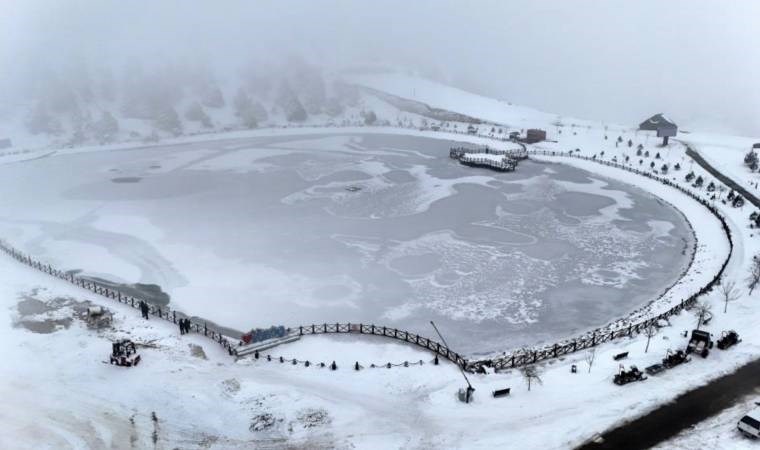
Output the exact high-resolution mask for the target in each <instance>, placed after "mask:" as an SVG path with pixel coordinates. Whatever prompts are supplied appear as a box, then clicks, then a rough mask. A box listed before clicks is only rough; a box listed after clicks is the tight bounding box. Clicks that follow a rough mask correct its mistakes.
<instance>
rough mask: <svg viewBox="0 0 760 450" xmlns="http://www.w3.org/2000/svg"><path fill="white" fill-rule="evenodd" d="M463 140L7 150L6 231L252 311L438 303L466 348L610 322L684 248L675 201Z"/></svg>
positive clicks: (76, 264)
mask: <svg viewBox="0 0 760 450" xmlns="http://www.w3.org/2000/svg"><path fill="white" fill-rule="evenodd" d="M454 145H459V144H456V143H454V142H451V141H447V140H440V139H428V138H420V137H411V136H399V135H395V136H393V135H382V134H360V135H359V134H357V135H341V134H337V135H312V136H308V135H307V136H284V137H270V138H248V139H235V140H227V141H217V142H207V143H203V142H200V143H194V144H182V145H174V146H165V147H154V148H147V149H122V150H118V151H110V152H98V153H74V154H69V155H60V156H52V157H46V158H41V159H36V160H33V161H29V162H26V163H23V164H6V165H4V166H2V167H0V176H2V177H3V179H4V180H5V182H6V183H8V184H9V185H13V186H15V187H16V189H18V192H19V195H16V196H13V197H6V198H3V199H2V201H0V235H1V236H5V237H6V239H8V241H9V242H10V243H12V244H13V245H15V246H16V247H17V248H20V249H22V250H23V251H26V252H29V253H31V254H32V255H34V256H35V257H37V258H40V259H42V260H44V261H47V262H50V263H52V264H54V265H56V266H57V267H60V268H62V269H65V270H77V271H81V272H82V274H83V275H87V276H91V277H98V278H105V279H108V280H110V281H112V282H119V283H126V284H133V283H143V284H155V285H158V286H160V287H161V288H162V289H163V290H164V291H166V292H167V293H168V294H169V295H170V296H171V302H172V304H173V306H174V307H175V308H179V309H180V310H184V311H187V312H190V313H192V314H196V315H199V316H201V317H203V318H205V319H209V320H213V321H215V322H217V323H219V324H222V325H226V326H230V327H233V328H237V329H239V330H247V329H249V328H251V327H267V326H269V325H272V324H284V325H286V326H297V325H302V324H310V323H323V322H330V323H334V322H346V321H352V322H364V323H372V322H374V323H379V324H382V325H389V326H393V327H397V328H402V329H408V330H410V331H412V332H415V333H419V334H422V335H429V334H430V332H431V330H430V328H429V323H428V322H429V320H431V319H433V320H436V321H438V322H439V324H440V325H442V326H443V327H444V329H446V330H447V335H448V336H449V340H450V344H451V345H452V346H453V348H454V349H456V350H457V351H460V352H465V353H473V352H493V351H502V350H508V349H510V348H515V347H518V346H524V345H533V344H538V343H541V342H549V341H551V340H557V339H561V338H564V337H566V336H569V335H573V334H578V333H580V332H582V331H584V330H586V329H591V328H595V327H599V326H602V325H605V324H606V323H608V322H609V321H611V320H613V319H615V318H617V317H620V316H625V315H626V314H627V313H628V312H630V311H632V310H634V309H636V308H638V307H639V306H641V305H643V304H645V303H647V302H648V301H650V300H652V299H653V298H656V297H657V296H658V295H660V294H661V293H662V291H663V290H664V289H665V288H666V287H667V286H669V285H670V284H672V283H674V282H675V281H676V280H677V278H678V277H679V276H680V275H681V273H682V272H683V271H684V270H685V269H686V266H687V265H688V264H689V262H690V260H691V256H692V255H691V253H692V247H693V243H692V240H693V237H692V236H691V230H690V228H689V227H688V226H687V224H686V223H685V221H684V219H683V217H682V216H681V214H680V213H678V212H677V211H676V210H675V209H673V208H672V207H671V206H669V205H667V204H665V203H663V202H660V201H658V200H657V199H656V198H655V197H652V196H651V195H649V194H647V193H645V192H644V191H642V190H639V189H635V188H633V187H632V186H630V185H626V184H623V183H619V182H616V181H613V180H610V179H606V178H602V177H595V176H592V175H591V174H590V173H588V172H585V171H583V170H579V169H576V168H571V167H569V166H567V165H556V164H540V163H535V162H532V161H526V162H523V163H522V164H521V165H520V167H519V168H518V170H517V171H516V172H514V173H508V174H502V173H497V172H492V171H488V170H478V169H472V168H468V167H464V166H461V165H459V164H458V163H457V162H456V161H453V160H451V159H449V158H448V156H447V155H448V149H449V147H451V146H454ZM72 175H73V176H72ZM40 179H44V183H42V182H39V181H38V180H40ZM22 193H23V194H22Z"/></svg>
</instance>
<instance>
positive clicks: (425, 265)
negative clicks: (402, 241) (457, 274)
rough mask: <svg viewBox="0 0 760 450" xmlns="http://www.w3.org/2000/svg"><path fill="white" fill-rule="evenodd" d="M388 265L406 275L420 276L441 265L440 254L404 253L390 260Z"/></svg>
mask: <svg viewBox="0 0 760 450" xmlns="http://www.w3.org/2000/svg"><path fill="white" fill-rule="evenodd" d="M390 266H391V268H393V269H394V270H398V271H399V272H401V273H402V274H404V275H406V276H420V275H425V274H426V273H430V272H433V271H434V270H436V269H438V268H439V267H441V256H440V255H437V254H435V253H426V254H424V255H406V256H401V257H399V258H396V259H394V260H392V261H391V262H390Z"/></svg>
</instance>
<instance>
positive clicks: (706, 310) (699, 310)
mask: <svg viewBox="0 0 760 450" xmlns="http://www.w3.org/2000/svg"><path fill="white" fill-rule="evenodd" d="M694 314H696V316H697V330H698V329H699V327H700V325H702V322H704V320H705V319H707V318H710V317H712V305H711V304H710V303H709V302H708V301H707V300H704V301H701V302H699V303H697V306H696V309H695V310H694Z"/></svg>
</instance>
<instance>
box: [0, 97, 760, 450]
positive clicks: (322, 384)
mask: <svg viewBox="0 0 760 450" xmlns="http://www.w3.org/2000/svg"><path fill="white" fill-rule="evenodd" d="M375 86H376V87H377V85H375ZM420 92H422V87H421V88H420ZM397 95H401V93H400V92H397ZM458 101H459V102H466V108H468V109H467V110H468V111H469V110H471V109H478V106H479V102H481V101H483V100H481V98H479V97H476V96H472V97H469V98H468V99H460V100H458ZM463 105H464V103H463ZM432 106H439V107H443V106H444V105H432ZM449 106H450V107H449V108H448V109H453V110H457V104H453V105H449ZM482 107H483V109H484V110H490V109H494V108H496V107H495V106H493V105H492V104H490V103H489V104H483V106H482ZM461 112H465V109H462V110H461ZM505 114H508V113H505ZM545 125H546V127H547V128H550V127H551V124H550V123H546V124H545ZM550 130H551V131H552V133H553V135H554V136H555V137H556V139H557V141H558V142H557V143H556V144H552V143H545V144H543V145H542V146H540V147H538V148H546V149H550V150H552V149H553V150H562V151H567V150H571V149H576V148H577V149H579V152H578V153H580V154H584V155H588V156H592V155H597V157H598V158H599V159H605V160H612V159H613V158H615V159H616V160H617V161H618V162H623V161H624V158H625V156H626V155H627V156H628V157H629V164H631V165H633V166H634V167H642V168H648V167H650V163H652V162H654V163H655V164H654V168H653V169H651V170H658V171H659V172H661V171H662V170H661V166H662V165H663V164H668V166H669V171H668V176H672V177H673V180H674V181H675V182H678V183H682V184H684V185H689V184H690V183H687V182H685V181H684V175H685V174H686V173H688V172H689V171H692V170H693V171H694V172H695V174H697V175H701V176H703V177H704V178H705V183H704V186H707V185H708V183H709V181H711V178H712V177H711V176H709V175H708V174H706V173H705V172H704V171H702V170H701V169H700V168H699V167H697V166H696V165H695V164H692V162H691V161H690V160H689V159H688V158H687V157H686V156H685V154H684V147H683V145H681V144H679V143H672V144H671V145H670V146H669V147H668V148H665V149H661V148H657V147H656V146H655V145H656V143H657V142H656V139H655V138H654V137H653V136H651V135H649V134H646V133H641V132H637V131H635V130H632V129H631V130H626V129H624V128H615V129H614V131H613V130H612V129H604V128H603V127H601V126H598V127H590V128H589V127H569V126H564V127H559V126H556V127H555V128H553V129H550ZM294 131H296V130H284V131H277V133H284V134H286V133H292V132H294ZM297 131H298V132H302V133H313V132H314V131H313V130H297ZM378 131H381V130H378ZM560 131H561V132H560ZM268 132H269V131H266V130H257V131H251V132H245V133H242V134H244V135H255V134H257V133H259V134H260V133H268ZM388 132H399V130H388ZM400 132H404V133H410V134H415V135H421V136H424V135H431V136H433V135H434V136H446V135H445V134H438V133H433V132H419V131H412V130H401V131H400ZM605 135H607V139H604V136H605ZM617 136H620V137H621V138H622V140H623V142H622V143H621V144H619V145H618V146H616V145H615V140H616V139H617ZM451 137H452V138H455V139H459V140H466V141H468V142H473V143H480V144H488V145H498V142H496V141H492V140H490V139H488V138H484V137H474V136H463V135H459V134H456V135H451ZM691 137H692V138H694V139H696V140H695V141H692V142H693V143H694V145H695V146H699V145H700V141H699V140H698V139H699V137H697V136H696V135H692V136H691ZM185 139H187V138H185ZM628 139H631V140H632V143H633V145H632V146H631V147H628V145H627V140H628ZM639 143H641V144H642V145H643V151H649V152H650V156H649V157H645V156H643V155H642V156H640V157H639V156H636V151H637V149H636V146H637V145H638V144H639ZM705 145H708V144H705ZM710 145H712V144H710ZM97 150H98V149H90V151H97ZM74 151H77V150H69V151H68V152H74ZM602 151H603V152H604V154H603V155H602V153H601V152H602ZM656 153H660V157H659V158H656V157H655V155H656ZM29 156H31V155H29ZM38 156H39V155H38ZM703 156H706V155H704V154H703ZM14 157H15V156H14ZM706 157H708V156H706ZM742 157H743V156H742ZM556 159H557V161H558V162H563V163H565V162H567V163H572V164H576V163H581V162H579V161H576V160H571V159H563V158H556ZM639 160H641V161H642V162H641V163H639ZM676 163H678V164H680V165H681V166H682V167H681V170H680V171H675V170H674V165H675V164H676ZM584 164H588V166H589V169H591V170H594V171H597V172H599V173H600V174H603V175H605V176H609V177H612V178H617V179H620V180H623V181H626V182H630V183H632V184H635V185H637V186H640V187H642V188H644V189H651V190H652V191H653V193H654V194H655V195H658V196H661V198H663V199H664V200H666V201H668V202H670V203H672V204H674V205H676V206H678V207H679V209H681V210H682V212H684V213H685V214H686V216H687V217H688V218H689V220H690V221H691V222H692V225H693V226H694V227H695V230H696V229H697V228H699V227H701V226H703V225H704V226H707V227H710V226H714V219H712V218H710V216H708V215H707V213H706V212H705V210H704V209H694V210H691V209H690V207H689V205H688V202H687V201H686V200H685V199H687V197H685V196H683V195H681V197H680V198H676V197H673V198H670V196H671V195H676V194H678V192H677V191H676V190H672V189H671V190H667V188H665V187H663V186H662V185H659V184H657V185H656V186H650V185H648V181H647V179H645V178H643V177H637V176H635V175H632V174H630V173H628V172H624V171H621V170H616V169H613V168H610V167H606V166H601V165H597V164H594V163H592V162H590V163H584ZM737 181H739V180H737ZM702 189H704V188H702ZM666 191H667V192H666ZM716 192H718V191H716ZM721 194H722V196H725V194H726V193H725V192H723V193H721ZM678 195H680V194H678ZM705 195H706V196H707V195H711V194H707V193H705ZM716 206H717V207H718V208H719V209H720V210H721V211H722V213H723V214H724V215H725V216H726V217H727V220H728V222H729V226H730V228H731V230H732V233H733V237H734V252H733V256H732V259H731V261H730V264H729V265H728V267H727V271H726V275H725V279H726V280H736V281H737V282H738V283H739V288H740V293H741V295H740V298H739V299H738V300H736V301H734V302H731V303H730V304H729V305H728V311H727V312H726V313H723V305H722V303H721V299H720V295H719V292H716V291H714V292H712V293H710V294H708V295H706V296H705V299H706V300H707V301H708V302H709V303H710V304H712V305H713V314H714V318H713V320H712V321H711V322H710V324H709V326H708V327H706V329H708V330H709V331H710V332H712V333H713V334H715V335H716V336H718V335H719V334H720V332H721V331H722V330H725V329H735V330H736V331H738V332H739V334H740V335H741V337H742V338H743V339H744V341H743V342H742V343H741V344H739V345H738V346H736V347H734V348H731V349H730V350H728V351H720V350H717V349H716V350H714V351H713V352H711V354H710V356H709V358H707V359H704V360H703V359H701V358H694V360H693V361H692V362H690V363H689V364H688V365H687V366H684V367H678V368H675V369H673V370H670V371H667V372H665V373H663V374H660V375H658V376H654V377H650V378H649V379H648V380H646V381H644V382H641V383H634V384H632V385H628V386H623V387H618V386H615V385H614V384H613V383H612V382H611V379H612V375H613V374H614V373H615V371H616V370H617V368H618V362H616V361H614V360H613V359H612V356H613V355H615V354H617V353H619V352H623V351H628V352H629V353H630V357H629V359H628V360H626V361H624V362H625V364H626V365H629V364H636V365H637V366H638V367H639V368H643V367H646V366H648V365H650V364H653V363H655V362H659V360H660V359H661V358H662V357H663V356H664V353H665V351H666V349H668V348H670V349H676V348H681V347H683V346H684V345H685V341H686V340H685V338H683V337H681V333H682V332H683V331H684V330H689V329H691V328H693V326H694V324H695V320H696V319H695V317H694V315H693V314H691V313H688V312H685V313H682V314H680V315H678V316H675V317H674V318H672V320H671V323H670V325H669V326H666V327H663V328H660V330H659V333H658V334H657V335H656V336H655V337H654V338H652V342H651V344H650V347H649V352H648V353H645V352H644V348H645V347H646V337H645V336H643V335H640V336H636V337H634V338H632V339H628V338H626V339H619V340H617V341H614V342H611V343H608V344H604V345H602V346H600V347H598V348H597V350H596V354H595V360H594V361H595V362H594V364H593V366H592V367H591V370H590V372H588V365H587V364H586V363H585V361H584V360H585V356H586V355H587V354H586V353H579V354H574V355H569V356H567V357H565V358H562V359H558V360H551V361H548V362H547V363H545V364H542V365H541V367H540V371H541V373H542V380H543V384H542V385H535V384H534V385H533V386H532V388H531V391H530V392H528V390H527V387H526V385H525V383H524V381H523V379H522V377H521V375H520V374H519V372H517V371H512V372H505V373H500V374H491V375H475V376H472V377H471V378H472V381H473V385H474V386H475V388H476V389H477V391H476V400H475V402H474V403H473V404H470V405H464V404H462V403H459V402H458V401H457V400H456V398H455V391H456V389H458V388H459V387H462V385H463V381H462V380H461V378H460V376H459V374H458V372H457V370H456V368H455V367H453V366H452V365H450V364H443V365H441V366H433V365H432V364H424V365H423V366H421V367H416V366H415V367H409V368H403V367H402V368H395V369H368V370H363V371H360V372H355V371H353V370H352V369H351V368H350V367H349V366H350V364H351V363H352V362H353V361H359V362H360V363H361V364H362V365H365V366H366V365H368V364H369V363H382V362H384V360H389V361H390V362H401V361H403V360H409V361H419V360H423V361H426V362H428V361H429V360H430V355H428V354H426V353H422V352H419V351H417V350H414V349H410V348H408V347H405V346H402V345H399V344H395V343H386V342H384V341H382V342H380V341H372V342H365V341H360V342H351V343H350V344H348V343H347V342H345V339H346V338H347V337H346V336H343V337H342V339H338V340H336V339H334V338H329V337H309V338H304V339H302V340H300V341H299V342H298V343H295V344H293V345H288V346H283V347H281V348H277V349H275V350H273V354H274V355H275V356H280V355H282V356H285V357H288V358H293V357H295V358H298V359H299V360H303V359H309V360H310V361H325V362H329V361H332V360H335V361H336V362H337V363H338V365H339V366H340V369H339V370H338V371H336V372H329V371H327V370H325V369H317V368H308V369H306V368H304V367H301V366H292V365H288V364H285V365H280V364H279V363H275V362H266V361H242V362H238V363H234V362H232V361H231V360H230V359H229V356H228V355H226V354H225V353H224V352H222V350H221V348H219V347H218V346H216V345H215V344H213V343H210V342H209V341H205V340H203V339H202V338H200V337H197V336H188V337H179V336H178V330H176V329H175V328H174V327H173V326H172V325H170V324H167V323H160V322H154V321H151V322H149V323H144V322H142V321H140V320H139V319H138V318H137V316H136V314H135V313H134V311H132V310H125V309H122V307H121V306H120V305H118V304H115V303H114V302H111V301H107V300H103V299H100V298H93V297H92V295H91V294H89V293H88V292H85V291H82V290H78V289H76V288H73V287H71V286H68V285H66V284H64V283H62V282H60V281H57V280H54V279H49V278H46V277H45V276H43V275H42V274H40V273H37V272H33V271H31V269H28V268H26V267H24V266H20V265H18V264H16V263H15V262H13V261H12V260H10V259H8V258H0V273H2V274H3V275H2V276H3V280H4V281H5V282H4V283H3V284H2V285H0V304H1V305H2V308H3V309H4V310H5V311H6V312H7V314H6V315H4V319H1V320H0V350H2V354H3V355H4V357H5V358H6V359H5V360H6V361H13V364H3V365H0V381H1V382H0V394H2V395H3V397H4V402H3V403H2V406H0V444H2V446H3V447H4V448H46V447H47V448H66V447H72V448H86V447H91V448H99V447H109V446H110V447H116V448H128V447H129V446H130V445H132V446H133V447H138V448H139V447H146V446H150V445H151V443H152V440H153V437H152V436H153V433H154V431H155V436H156V440H157V441H158V443H159V445H158V446H159V447H166V448H172V447H174V446H178V447H182V448H235V447H238V448H245V447H250V446H251V445H255V446H258V447H261V448H267V447H269V448H280V447H282V448H286V447H290V446H293V447H299V446H300V447H304V448H319V447H327V448H494V447H516V448H525V449H532V448H542V449H555V448H556V449H560V448H569V447H572V446H575V445H577V444H580V443H582V442H584V441H585V440H587V439H589V438H590V437H591V436H592V435H593V434H594V433H597V432H603V431H604V430H605V429H607V428H609V427H612V426H615V425H616V424H620V423H622V422H623V421H626V420H629V419H631V418H634V417H636V416H638V415H641V414H644V413H646V412H647V411H648V410H650V409H652V408H656V407H657V406H658V405H661V404H663V403H664V402H667V401H669V400H671V399H673V398H674V397H675V396H677V395H679V394H680V393H683V392H685V391H687V390H689V389H692V388H694V387H696V386H699V385H702V384H704V383H707V382H709V381H710V380H711V379H713V378H716V377H718V376H720V375H722V374H725V373H729V372H731V371H733V370H734V369H735V368H737V367H738V366H740V365H742V364H744V363H746V362H748V361H751V360H754V359H756V358H757V356H758V355H759V354H760V329H758V327H757V323H758V321H759V320H760V308H758V302H757V300H756V299H755V298H752V297H750V296H748V295H747V291H746V289H745V288H744V285H743V280H744V279H745V277H746V274H747V269H748V267H749V264H750V263H751V260H752V257H753V255H755V254H757V253H758V252H760V244H758V237H757V236H756V234H757V232H756V230H753V229H750V228H749V226H748V219H747V216H748V215H749V212H750V211H751V208H749V207H748V206H745V207H744V208H732V207H731V206H729V205H724V204H723V203H722V202H721V201H720V199H718V201H717V202H716ZM711 224H712V225H711ZM698 236H699V233H698ZM721 242H723V243H721ZM700 245H701V246H702V247H701V248H702V250H703V254H704V255H705V261H706V262H705V263H704V265H697V264H696V263H695V265H694V267H697V271H696V272H694V273H693V278H692V279H693V280H696V279H698V278H699V277H710V276H712V273H714V272H711V271H712V270H713V269H714V264H715V263H716V262H719V261H720V255H721V254H722V252H725V250H726V247H725V241H723V238H722V236H721V235H720V233H713V234H708V235H707V236H706V237H703V238H702V239H700ZM685 281H689V279H688V277H687V279H686V280H685ZM676 288H677V289H678V287H676ZM35 289H37V290H38V291H37V292H36V293H35V292H34V290H35ZM22 295H30V296H34V297H36V298H39V299H41V300H43V301H52V300H53V299H54V298H57V297H62V296H71V297H73V298H75V299H77V300H84V299H89V300H92V301H96V302H99V303H101V304H103V305H104V306H107V307H109V308H111V309H113V310H114V311H115V312H116V322H115V330H114V331H108V332H103V333H101V334H98V333H96V332H94V331H90V330H87V329H85V328H84V327H83V326H82V325H81V323H80V322H77V321H74V322H73V323H71V324H70V326H69V327H68V328H64V329H60V330H58V331H55V332H54V333H50V334H39V333H33V332H32V331H29V330H28V329H27V328H24V327H23V326H14V321H17V320H18V319H19V317H18V316H19V312H18V310H17V306H16V305H17V303H18V302H19V300H20V299H21V296H22ZM66 308H68V307H64V308H62V309H57V310H55V311H53V312H50V313H45V314H50V315H51V316H50V317H49V318H52V319H63V318H65V317H66V316H70V315H71V310H70V309H66ZM38 318H39V317H38ZM127 333H129V335H130V336H131V337H133V338H134V339H136V340H138V341H140V342H148V341H152V342H151V343H152V344H153V345H155V346H156V348H144V349H142V350H141V352H142V354H143V361H144V363H143V364H141V365H140V366H139V367H137V368H135V369H121V368H116V367H112V366H109V365H106V364H102V363H101V361H102V360H103V359H104V358H105V357H106V355H107V353H108V352H109V350H110V339H112V338H114V337H115V336H117V335H126V334H127ZM183 341H190V342H192V343H194V344H196V345H200V346H202V347H203V349H204V351H205V354H206V357H207V358H208V359H200V358H198V357H197V356H193V354H192V353H193V352H191V348H190V347H188V346H187V344H188V342H183ZM197 353H198V352H197V350H196V351H195V354H197ZM338 355H340V356H338ZM572 364H576V365H577V366H578V368H579V370H578V373H577V374H571V373H570V366H571V365H572ZM233 380H234V381H233ZM503 387H512V394H511V395H510V397H508V398H502V399H494V398H492V397H491V396H490V395H489V392H490V391H491V390H493V389H497V388H503ZM736 409H737V411H733V410H732V411H727V412H726V413H725V414H724V415H721V416H720V417H718V418H716V419H715V421H714V422H712V421H711V422H710V423H708V424H704V426H703V427H702V429H704V430H707V431H705V432H704V433H694V432H692V433H687V434H685V435H684V436H683V437H679V438H678V439H676V440H675V441H673V442H671V443H666V444H663V448H673V447H676V448H677V446H681V447H682V448H695V447H701V448H711V447H717V448H720V447H721V446H724V448H740V447H739V446H745V444H746V442H745V441H743V440H741V439H739V438H737V437H736V434H735V432H734V430H733V427H732V426H729V424H730V423H734V424H735V420H736V419H732V418H731V416H732V415H733V414H734V413H738V411H739V410H741V411H743V410H744V405H738V406H737V408H736ZM151 412H155V413H156V416H157V417H158V422H157V423H158V425H157V429H155V428H154V427H156V425H155V424H154V422H153V421H152V420H151ZM266 414H269V415H270V416H265V415H266ZM130 417H134V420H133V421H130ZM270 419H271V420H270ZM737 419H738V418H737ZM252 422H256V423H257V424H265V423H270V422H271V423H273V425H272V426H271V427H270V428H268V429H266V430H264V431H251V429H250V426H251V424H252ZM713 423H714V424H715V426H713V425H712V424H713ZM579 424H580V425H579ZM259 426H261V425H259ZM699 429H700V428H699V427H698V430H699ZM715 432H718V433H719V434H720V436H719V438H717V439H715V438H713V437H712V436H711V434H714V433H715ZM130 442H131V443H132V444H130ZM724 444H727V445H724Z"/></svg>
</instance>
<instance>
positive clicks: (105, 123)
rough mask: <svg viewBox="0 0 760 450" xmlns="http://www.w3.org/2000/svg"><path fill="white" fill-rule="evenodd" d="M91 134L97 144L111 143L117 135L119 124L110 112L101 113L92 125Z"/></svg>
mask: <svg viewBox="0 0 760 450" xmlns="http://www.w3.org/2000/svg"><path fill="white" fill-rule="evenodd" d="M92 133H93V137H94V138H95V139H96V140H97V141H98V142H102V143H106V142H113V141H114V140H115V139H116V136H117V134H118V133H119V122H118V121H117V120H116V118H114V116H113V115H112V114H111V113H110V112H108V111H103V112H102V113H101V114H100V119H98V120H97V121H96V122H95V123H93V124H92Z"/></svg>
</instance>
